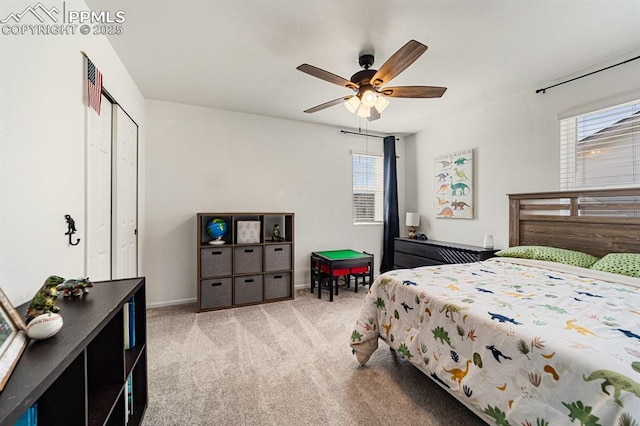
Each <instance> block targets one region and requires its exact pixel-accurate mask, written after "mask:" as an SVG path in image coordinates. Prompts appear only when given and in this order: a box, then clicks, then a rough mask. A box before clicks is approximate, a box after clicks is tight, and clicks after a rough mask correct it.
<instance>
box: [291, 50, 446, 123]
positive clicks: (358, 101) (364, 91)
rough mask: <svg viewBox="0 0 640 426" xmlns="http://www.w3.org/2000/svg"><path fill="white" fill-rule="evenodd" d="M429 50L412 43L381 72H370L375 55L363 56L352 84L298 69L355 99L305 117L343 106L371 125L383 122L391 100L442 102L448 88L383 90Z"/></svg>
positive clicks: (344, 98)
mask: <svg viewBox="0 0 640 426" xmlns="http://www.w3.org/2000/svg"><path fill="white" fill-rule="evenodd" d="M426 51H427V46H425V45H424V44H422V43H420V42H417V41H415V40H410V41H409V42H408V43H407V44H405V45H404V46H402V47H401V48H400V49H399V50H398V51H397V52H396V53H394V54H393V55H392V56H391V57H390V58H389V59H387V62H385V63H384V64H382V66H381V67H380V69H378V70H374V69H370V68H371V66H372V65H373V61H374V58H373V55H369V54H365V55H361V56H360V58H359V59H360V60H359V63H360V66H361V67H362V68H364V69H363V70H361V71H358V72H356V73H355V74H353V75H352V76H351V79H350V80H347V79H346V78H342V77H340V76H338V75H335V74H333V73H330V72H329V71H325V70H323V69H320V68H318V67H314V66H313V65H309V64H302V65H300V66H299V67H298V68H297V69H298V70H300V71H302V72H304V73H307V74H309V75H311V76H313V77H317V78H319V79H322V80H325V81H328V82H329V83H334V84H337V85H339V86H344V87H346V88H347V89H351V90H353V91H354V92H355V95H348V96H342V97H340V98H338V99H334V100H332V101H329V102H325V103H323V104H320V105H317V106H315V107H313V108H309V109H308V110H306V111H305V112H306V113H313V112H317V111H321V110H323V109H325V108H329V107H332V106H334V105H338V104H340V103H344V105H345V107H346V108H347V109H348V110H349V111H350V112H353V113H356V114H357V115H358V116H359V117H366V118H367V119H368V120H369V121H373V120H377V119H378V118H380V113H381V112H382V110H384V109H385V108H386V107H387V105H389V101H388V100H387V99H386V97H390V98H439V97H441V96H442V95H443V94H444V92H445V91H446V90H447V88H446V87H437V86H396V87H382V86H383V85H385V84H388V83H389V82H390V81H391V80H392V79H393V78H395V77H396V76H397V75H398V74H400V73H401V72H402V71H404V70H405V69H406V68H407V67H408V66H409V65H411V64H412V63H413V62H415V60H416V59H418V58H419V57H420V56H421V55H422V54H423V53H424V52H426Z"/></svg>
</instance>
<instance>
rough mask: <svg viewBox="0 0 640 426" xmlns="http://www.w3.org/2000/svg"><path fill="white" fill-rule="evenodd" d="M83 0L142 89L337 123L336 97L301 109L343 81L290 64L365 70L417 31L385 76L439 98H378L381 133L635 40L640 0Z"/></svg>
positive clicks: (544, 77)
mask: <svg viewBox="0 0 640 426" xmlns="http://www.w3.org/2000/svg"><path fill="white" fill-rule="evenodd" d="M86 3H87V5H88V7H89V8H90V9H91V10H94V11H95V10H111V11H117V10H123V11H125V13H126V22H125V23H124V25H123V29H124V33H123V34H122V35H118V36H110V37H109V40H110V41H111V44H112V45H113V47H114V49H115V50H116V52H117V54H118V55H119V56H120V58H121V60H122V62H123V63H124V65H125V66H126V67H127V69H128V70H129V72H130V74H131V76H132V77H133V79H134V80H135V81H136V83H137V85H138V87H139V88H140V90H141V91H142V93H143V95H144V96H145V98H149V99H160V100H167V101H172V102H179V103H185V104H191V105H200V106H206V107H212V108H221V109H227V110H232V111H242V112H247V113H252V114H260V115H266V116H273V117H280V118H286V119H290V120H300V121H308V122H314V123H321V124H328V125H333V126H338V127H345V128H358V126H359V120H358V118H357V117H356V116H355V115H353V114H351V113H349V112H348V111H347V110H346V109H345V108H344V107H342V106H341V105H337V106H334V107H331V108H329V109H325V110H323V111H319V112H316V113H314V114H305V113H303V111H304V110H305V109H308V108H310V107H312V106H315V105H318V104H321V103H323V102H326V101H329V100H332V99H335V98H338V97H340V96H342V95H346V94H350V93H351V92H350V91H349V90H348V89H345V88H342V87H340V86H337V85H334V84H331V83H328V82H326V81H323V80H320V79H317V78H314V77H311V76H309V75H307V74H304V73H302V72H300V71H298V70H296V67H297V66H298V65H300V64H302V63H309V64H311V65H315V66H317V67H319V68H322V69H324V70H327V71H330V72H333V73H334V74H338V75H340V76H342V77H345V78H347V79H349V78H350V77H351V75H352V74H353V73H355V72H356V71H358V70H360V68H359V65H358V57H359V55H360V54H361V53H372V54H374V55H375V58H376V62H375V64H374V66H373V68H375V69H377V68H378V67H379V66H380V65H381V64H382V63H384V61H385V60H386V59H388V58H389V57H390V56H391V55H392V54H393V53H394V52H395V51H396V50H398V49H399V48H400V47H401V46H403V45H404V44H405V43H406V42H407V41H409V40H410V39H415V40H418V41H420V42H422V43H424V44H426V45H428V46H429V50H427V52H426V53H425V54H424V55H422V56H421V57H420V58H419V59H418V60H417V61H416V62H414V64H413V65H412V66H410V67H409V68H408V69H407V70H406V71H404V72H403V73H402V74H401V75H400V76H398V77H396V78H395V79H394V80H393V81H392V85H394V86H399V85H433V86H445V87H448V91H447V92H446V93H445V95H444V96H443V97H442V98H440V99H391V100H390V101H391V104H390V105H389V107H388V108H387V109H386V110H385V111H384V113H383V114H382V118H381V119H379V120H377V121H374V122H371V123H368V130H369V131H371V132H381V133H392V132H395V133H397V134H407V133H414V132H417V131H419V130H421V129H423V128H424V127H425V126H426V123H427V122H428V120H429V119H430V117H431V116H433V115H435V114H436V113H437V112H441V111H452V113H453V112H454V111H455V110H457V109H459V108H461V107H464V106H469V105H475V106H477V105H479V104H481V103H483V102H491V100H492V99H495V98H498V97H502V96H505V95H507V94H508V93H509V92H513V91H519V90H535V89H537V88H539V87H541V86H543V85H547V84H548V83H553V82H557V81H559V79H560V78H563V77H565V76H568V75H574V76H575V75H576V73H579V72H580V71H584V70H586V69H589V67H593V66H594V65H596V64H604V65H609V64H611V63H614V62H612V61H613V60H614V59H615V60H616V61H617V60H619V59H620V58H622V59H625V56H626V57H630V54H631V53H635V54H636V55H637V52H636V50H637V49H638V48H640V1H639V0H616V1H612V0H406V1H399V0H398V1H389V0H387V1H385V0H349V1H346V0H325V1H318V0H313V1H311V0H263V1H259V0H214V1H204V0H161V1H160V0H158V1H150V0H146V1H142V0H86ZM623 66H624V65H623ZM639 78H640V77H639ZM539 96H544V95H539ZM365 122H366V120H363V123H362V128H363V129H364V128H365V125H366V124H365Z"/></svg>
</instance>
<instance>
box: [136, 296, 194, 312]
mask: <svg viewBox="0 0 640 426" xmlns="http://www.w3.org/2000/svg"><path fill="white" fill-rule="evenodd" d="M197 301H198V299H197V298H195V297H194V298H190V299H176V300H167V301H165V302H155V303H148V304H147V308H149V309H150V308H164V307H166V306H175V305H186V304H189V303H196V302H197Z"/></svg>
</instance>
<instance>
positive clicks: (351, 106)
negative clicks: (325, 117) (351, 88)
mask: <svg viewBox="0 0 640 426" xmlns="http://www.w3.org/2000/svg"><path fill="white" fill-rule="evenodd" d="M359 106H360V98H358V97H357V96H351V97H350V98H349V99H347V100H346V101H345V102H344V107H345V108H346V109H347V111H349V112H352V113H355V112H356V111H358V107H359Z"/></svg>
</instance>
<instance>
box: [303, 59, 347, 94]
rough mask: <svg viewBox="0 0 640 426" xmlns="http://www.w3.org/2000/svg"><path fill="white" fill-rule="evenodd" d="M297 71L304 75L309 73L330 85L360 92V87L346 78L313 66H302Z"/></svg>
mask: <svg viewBox="0 0 640 426" xmlns="http://www.w3.org/2000/svg"><path fill="white" fill-rule="evenodd" d="M296 69H297V70H300V71H302V72H304V73H307V74H309V75H311V76H313V77H317V78H319V79H321V80H324V81H328V82H329V83H333V84H337V85H338V86H343V87H346V88H348V89H352V90H358V86H357V85H356V84H354V83H352V82H351V81H349V80H347V79H346V78H342V77H340V76H339V75H335V74H333V73H330V72H329V71H325V70H323V69H320V68H318V67H314V66H313V65H309V64H302V65H300V66H299V67H297V68H296Z"/></svg>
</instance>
